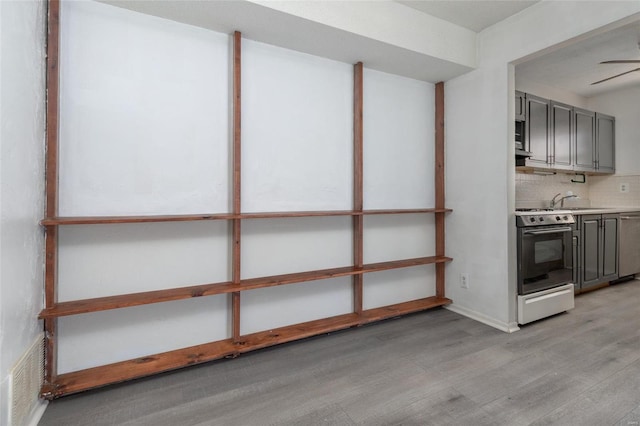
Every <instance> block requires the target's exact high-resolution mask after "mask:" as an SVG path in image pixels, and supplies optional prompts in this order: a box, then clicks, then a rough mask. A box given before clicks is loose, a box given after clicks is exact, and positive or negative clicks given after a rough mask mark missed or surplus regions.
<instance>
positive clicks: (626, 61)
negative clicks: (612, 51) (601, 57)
mask: <svg viewBox="0 0 640 426" xmlns="http://www.w3.org/2000/svg"><path fill="white" fill-rule="evenodd" d="M600 63H601V64H640V59H620V60H617V61H604V62H600Z"/></svg>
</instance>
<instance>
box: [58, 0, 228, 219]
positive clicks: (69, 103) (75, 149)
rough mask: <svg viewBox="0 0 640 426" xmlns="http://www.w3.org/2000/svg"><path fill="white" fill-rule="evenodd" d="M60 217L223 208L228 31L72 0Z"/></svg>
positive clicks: (64, 67) (67, 13)
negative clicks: (208, 29)
mask: <svg viewBox="0 0 640 426" xmlns="http://www.w3.org/2000/svg"><path fill="white" fill-rule="evenodd" d="M61 20H62V23H63V25H62V26H61V38H60V55H61V56H60V71H61V76H60V98H61V100H60V117H61V122H60V215H127V214H163V213H164V214H170V213H175V214H179V213H200V212H224V211H228V206H229V195H228V194H229V191H228V188H229V178H228V175H229V169H228V166H227V164H228V159H229V127H230V125H229V112H228V107H227V106H228V103H229V98H230V95H229V84H230V83H229V82H230V79H229V59H228V50H229V37H228V36H227V35H224V34H219V33H215V32H212V31H207V30H204V29H200V28H196V27H191V26H187V25H182V24H178V23H175V22H172V21H167V20H163V19H160V18H155V17H151V16H146V15H142V14H138V13H135V12H130V11H126V10H123V9H120V8H115V7H112V6H107V5H104V4H100V3H95V2H63V3H62V12H61Z"/></svg>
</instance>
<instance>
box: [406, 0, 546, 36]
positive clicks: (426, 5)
mask: <svg viewBox="0 0 640 426" xmlns="http://www.w3.org/2000/svg"><path fill="white" fill-rule="evenodd" d="M396 1H397V2H398V3H402V4H403V5H405V6H408V7H410V8H412V9H415V10H418V11H420V12H424V13H427V14H429V15H431V16H435V17H436V18H440V19H443V20H445V21H448V22H451V23H453V24H456V25H459V26H461V27H465V28H467V29H470V30H472V31H475V32H480V31H482V30H484V29H485V28H487V27H490V26H491V25H493V24H495V23H497V22H500V21H502V20H503V19H506V18H508V17H509V16H511V15H515V14H516V13H518V12H520V11H521V10H523V9H526V8H528V7H529V6H532V5H534V4H535V3H538V1H539V0H534V1H530V0H509V1H506V0H502V1H495V0H491V1H489V0H474V1H469V0H459V1H458V0H456V1H452V0H448V1H438V0H434V1H431V0H407V1H405V0H396Z"/></svg>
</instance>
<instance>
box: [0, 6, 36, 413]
mask: <svg viewBox="0 0 640 426" xmlns="http://www.w3.org/2000/svg"><path fill="white" fill-rule="evenodd" d="M45 17H46V5H45V3H44V2H41V1H38V2H36V1H21V2H4V1H3V2H0V28H1V30H0V194H1V196H2V199H1V200H0V255H1V256H0V271H1V273H0V424H2V425H7V424H8V422H9V418H8V414H9V413H8V411H9V410H8V405H7V404H8V402H9V401H8V394H7V391H8V387H7V386H8V375H9V371H10V370H11V368H12V367H13V366H14V364H15V363H16V362H17V361H18V359H19V358H20V357H21V356H22V355H23V354H24V352H25V351H26V350H27V349H28V348H29V347H30V346H31V344H32V343H33V341H34V339H35V338H36V337H37V336H38V335H39V334H40V333H41V332H42V324H41V322H40V321H38V320H37V316H38V313H39V311H40V310H41V309H42V306H43V303H42V297H43V296H42V295H43V291H42V290H43V268H42V264H43V232H42V229H41V228H40V226H39V225H38V222H39V220H40V219H41V218H42V214H43V212H44V206H43V194H44V188H43V181H44V179H43V177H44V167H43V166H44V161H43V153H44V149H43V148H44V123H45V121H44V118H45V104H44V102H45V97H44V95H45V90H44V84H45V80H44V76H45V65H44V58H45V51H44V45H45V30H44V29H45ZM33 398H34V403H35V402H36V401H37V395H33Z"/></svg>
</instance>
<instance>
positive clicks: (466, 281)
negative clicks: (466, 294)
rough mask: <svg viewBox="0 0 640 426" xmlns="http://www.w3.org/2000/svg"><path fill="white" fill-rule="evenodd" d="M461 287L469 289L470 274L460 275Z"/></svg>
mask: <svg viewBox="0 0 640 426" xmlns="http://www.w3.org/2000/svg"><path fill="white" fill-rule="evenodd" d="M460 287H462V288H469V273H468V272H463V273H461V274H460Z"/></svg>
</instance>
